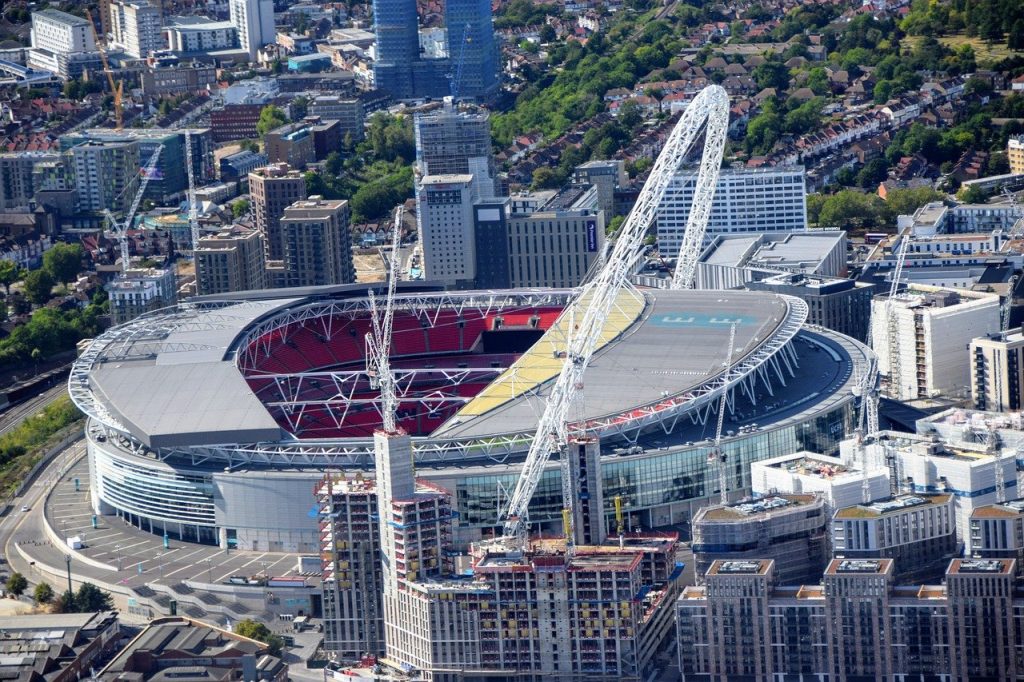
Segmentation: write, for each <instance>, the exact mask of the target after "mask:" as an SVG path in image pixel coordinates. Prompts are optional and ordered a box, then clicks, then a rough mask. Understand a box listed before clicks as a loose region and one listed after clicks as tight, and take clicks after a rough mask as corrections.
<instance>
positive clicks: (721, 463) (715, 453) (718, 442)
mask: <svg viewBox="0 0 1024 682" xmlns="http://www.w3.org/2000/svg"><path fill="white" fill-rule="evenodd" d="M735 343H736V324H735V323H733V324H731V325H729V350H728V352H727V353H726V355H725V370H724V371H729V366H730V365H731V364H732V353H733V346H734V344H735ZM728 396H729V391H728V389H727V388H723V389H722V397H721V399H720V400H719V402H718V424H717V425H716V426H715V444H714V446H713V447H712V448H711V452H709V453H708V460H713V461H714V462H715V465H716V467H717V468H718V490H719V495H720V497H719V503H720V504H722V506H725V505H727V504H729V491H728V490H727V489H726V486H727V483H728V481H727V480H726V478H727V477H726V466H725V461H726V455H725V450H724V449H723V448H722V427H723V426H724V425H725V407H726V398H728Z"/></svg>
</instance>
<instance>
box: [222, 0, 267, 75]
mask: <svg viewBox="0 0 1024 682" xmlns="http://www.w3.org/2000/svg"><path fill="white" fill-rule="evenodd" d="M228 11H229V14H230V17H231V23H232V24H234V26H235V28H237V29H238V42H239V45H240V46H241V48H242V49H243V50H245V51H246V52H248V53H249V60H250V61H256V52H257V51H258V50H259V49H260V48H261V47H263V46H264V45H267V44H269V43H272V42H274V39H275V38H276V36H277V34H276V32H275V31H274V2H273V0H230V3H229V4H228Z"/></svg>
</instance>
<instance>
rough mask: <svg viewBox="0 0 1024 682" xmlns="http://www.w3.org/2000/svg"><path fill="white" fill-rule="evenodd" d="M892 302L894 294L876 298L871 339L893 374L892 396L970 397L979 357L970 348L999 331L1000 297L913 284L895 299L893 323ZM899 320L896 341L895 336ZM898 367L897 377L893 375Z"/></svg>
mask: <svg viewBox="0 0 1024 682" xmlns="http://www.w3.org/2000/svg"><path fill="white" fill-rule="evenodd" d="M887 301H888V295H881V296H876V297H875V299H874V300H873V301H872V302H871V316H872V322H873V324H872V325H871V335H872V339H871V342H872V347H873V348H874V349H875V353H877V354H878V368H879V371H881V373H882V374H884V375H885V376H886V377H887V378H888V389H887V390H888V393H889V396H890V397H892V398H896V399H900V400H913V399H916V398H932V397H935V396H938V395H946V396H950V397H960V396H965V394H966V393H967V392H968V391H969V390H970V386H971V370H970V365H971V363H972V361H973V357H972V356H971V355H970V354H969V353H968V352H967V351H966V349H967V347H968V346H969V344H970V343H971V341H972V340H974V339H975V338H977V337H980V336H985V335H987V334H990V333H992V332H995V331H996V330H998V329H999V321H1000V307H999V296H998V295H996V294H986V293H978V292H973V291H966V290H950V289H942V288H939V287H931V286H924V285H913V286H912V287H911V288H910V289H909V290H908V291H907V292H906V293H902V294H900V296H899V298H897V300H896V301H894V302H893V303H894V306H893V311H892V314H893V315H894V316H895V319H894V320H893V321H890V320H889V319H888V315H887V311H886V304H887ZM893 324H894V325H895V329H896V331H897V336H896V343H895V345H893V344H890V336H889V334H890V331H889V330H890V327H891V326H892V325H893ZM897 352H898V353H899V356H898V359H899V362H898V363H894V362H891V361H890V357H889V355H890V353H897ZM894 371H895V372H896V373H897V376H892V374H893V373H894Z"/></svg>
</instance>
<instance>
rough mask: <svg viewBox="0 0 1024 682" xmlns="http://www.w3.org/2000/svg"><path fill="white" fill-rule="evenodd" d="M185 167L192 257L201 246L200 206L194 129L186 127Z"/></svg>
mask: <svg viewBox="0 0 1024 682" xmlns="http://www.w3.org/2000/svg"><path fill="white" fill-rule="evenodd" d="M185 168H187V169H188V229H189V234H190V236H191V238H192V257H193V258H195V253H196V249H198V248H199V207H198V206H197V205H196V174H195V171H194V170H193V169H192V131H191V130H189V129H188V128H186V129H185Z"/></svg>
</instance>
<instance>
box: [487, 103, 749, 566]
mask: <svg viewBox="0 0 1024 682" xmlns="http://www.w3.org/2000/svg"><path fill="white" fill-rule="evenodd" d="M728 103H729V99H728V95H727V94H726V92H725V90H724V89H723V88H722V87H720V86H717V85H711V86H708V87H707V88H705V89H704V90H702V91H701V92H700V93H699V94H698V95H697V97H696V98H695V99H694V100H693V101H692V102H691V103H690V105H689V106H688V107H687V109H686V111H685V112H684V113H683V115H682V116H681V117H680V119H679V121H678V122H677V123H676V125H675V127H674V128H673V129H672V132H671V133H670V134H669V137H668V139H667V140H666V142H665V146H664V147H663V148H662V150H661V153H660V154H659V155H658V158H657V160H656V161H655V163H654V166H653V168H652V170H651V173H650V176H649V177H648V179H647V182H646V183H645V184H644V186H643V189H641V190H640V195H639V196H638V197H637V201H636V204H635V205H634V207H633V210H632V211H630V213H629V215H628V216H627V217H626V220H625V222H624V223H623V225H622V228H621V230H620V233H619V237H618V239H617V240H616V242H615V246H614V247H613V249H612V251H611V253H610V254H609V256H608V258H607V260H606V262H605V264H604V267H603V268H602V269H601V270H599V271H597V273H596V274H595V277H594V279H593V280H591V281H590V282H588V283H587V284H586V285H585V286H584V287H583V288H582V291H581V293H580V296H579V297H577V298H576V299H575V300H574V301H573V302H572V303H571V304H570V310H569V314H568V315H566V316H565V318H564V319H569V318H570V317H571V318H572V320H573V321H572V323H571V324H569V325H568V326H567V328H566V336H567V340H566V353H565V362H564V363H563V364H562V368H561V371H560V372H559V374H558V376H557V377H556V379H555V381H554V385H553V386H552V388H551V391H550V393H549V395H548V398H547V401H546V404H545V408H544V412H543V414H542V415H541V417H540V419H539V421H538V424H537V431H536V433H535V434H534V437H533V440H532V441H531V443H530V448H529V451H528V453H527V456H526V461H525V462H524V463H523V468H522V471H521V473H520V475H519V478H518V480H517V481H516V487H515V490H514V491H513V492H512V495H511V496H510V498H509V501H508V504H507V506H506V507H505V509H504V510H503V513H502V515H501V517H502V518H501V520H502V522H503V538H502V539H503V540H504V541H506V542H514V543H516V544H518V545H519V546H520V547H521V546H522V545H523V544H524V543H525V540H526V534H527V527H528V507H529V503H530V500H531V498H532V497H533V494H534V492H535V491H536V489H537V485H538V484H539V483H540V479H541V476H542V474H543V471H544V467H545V465H546V464H547V462H548V460H549V459H550V457H551V455H552V453H556V452H563V450H564V448H565V446H566V443H567V442H568V431H569V425H568V419H569V411H570V409H571V405H572V403H573V400H574V396H577V395H578V394H580V393H581V392H582V390H583V377H584V374H585V373H586V370H587V366H588V365H589V364H590V360H591V357H592V355H593V353H594V350H595V349H596V347H597V344H598V340H599V339H600V337H601V333H602V331H603V329H604V324H605V321H606V320H607V319H608V317H609V315H610V313H611V311H612V309H613V308H614V307H615V303H616V300H617V299H618V297H619V295H620V293H622V292H623V291H627V292H630V293H631V294H632V295H634V296H639V295H640V294H639V292H637V291H636V290H635V289H633V288H632V286H631V285H630V283H629V276H630V274H631V273H632V269H633V267H634V264H635V263H636V261H637V260H638V259H639V258H640V257H641V255H642V253H643V248H644V244H643V240H644V236H645V234H646V233H647V230H648V228H649V227H650V226H651V224H652V223H653V221H654V218H655V214H656V212H657V209H658V205H659V203H660V202H661V200H662V198H663V197H664V195H665V191H666V190H667V189H668V186H669V184H670V183H671V182H672V179H673V177H674V176H675V173H676V171H677V170H678V168H679V167H680V166H681V164H682V162H683V160H684V159H685V156H686V154H687V152H688V151H689V150H690V148H691V147H692V146H693V144H694V142H695V141H696V139H697V137H698V132H699V128H700V127H701V124H703V123H704V121H707V122H708V128H709V129H714V130H715V131H717V130H718V129H719V127H723V128H724V127H725V124H726V123H727V119H728ZM710 134H711V133H709V135H710ZM718 153H719V154H721V151H720V150H719V152H718ZM705 155H707V150H706V149H705ZM720 163H721V160H720V159H718V160H716V162H715V168H716V169H717V164H720ZM704 168H705V164H702V167H701V171H702V174H703V173H704ZM702 179H703V178H702ZM700 181H701V179H699V180H698V183H699V182H700ZM686 241H687V237H684V243H686ZM698 243H699V240H698ZM680 267H686V268H687V269H688V271H689V272H691V273H692V272H693V268H694V267H695V264H690V263H683V262H681V263H679V264H678V265H677V273H678V269H679V268H680ZM691 278H692V275H691ZM577 306H578V307H580V308H582V310H576V307H577ZM579 429H580V430H581V431H582V432H585V431H586V429H585V425H580V427H579ZM564 456H565V455H564V454H563V457H564ZM566 497H571V496H566Z"/></svg>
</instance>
